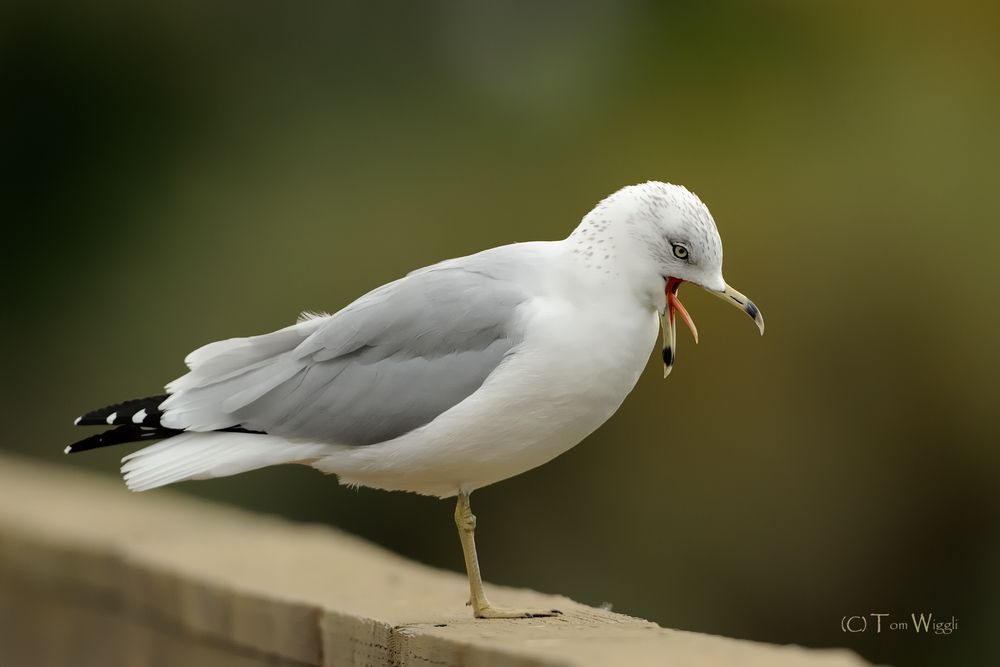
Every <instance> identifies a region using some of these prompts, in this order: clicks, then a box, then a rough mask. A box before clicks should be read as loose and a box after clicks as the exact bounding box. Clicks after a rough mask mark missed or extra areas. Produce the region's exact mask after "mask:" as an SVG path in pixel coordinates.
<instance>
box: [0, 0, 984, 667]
mask: <svg viewBox="0 0 1000 667" xmlns="http://www.w3.org/2000/svg"><path fill="white" fill-rule="evenodd" d="M998 30H1000V9H998V5H996V3H990V2H981V3H964V2H958V3H947V4H942V3H934V2H897V3H890V2H879V3H870V2H816V3H796V2H790V1H789V2H754V3H749V2H747V3H744V2H655V3H654V2H648V3H643V2H607V3H593V2H589V3H585V2H551V3H534V2H505V3H489V4H487V3H447V2H421V3H406V2H395V3H342V4H340V3H338V4H332V3H331V4H323V3H309V4H304V3H295V4H291V3H279V4H277V5H271V4H264V3H260V4H255V5H251V4H248V3H242V2H212V3H204V2H190V1H186V0H185V1H179V2H169V3H168V2H161V3H126V2H111V1H109V2H88V3H66V4H64V5H56V4H49V3H44V2H43V3H39V2H32V3H25V4H10V3H5V5H4V8H3V10H2V16H0V76H2V90H3V104H2V107H3V109H2V112H0V113H2V114H3V118H4V121H3V123H2V128H0V136H2V146H0V149H2V156H3V157H2V163H3V164H4V172H5V173H4V178H3V181H4V183H3V186H2V187H3V190H4V193H5V194H4V195H3V197H2V202H0V207H2V208H0V211H2V213H0V215H2V218H3V221H4V222H3V229H4V233H3V238H4V248H5V252H4V261H3V263H2V269H0V270H2V271H3V278H2V281H0V282H2V286H3V287H2V289H3V294H4V298H3V318H4V321H3V327H2V329H0V336H2V344H3V350H4V351H5V354H4V381H3V389H2V391H3V397H2V401H0V406H2V407H0V409H2V410H3V415H2V417H3V423H4V430H5V434H4V436H3V438H2V445H0V446H2V447H3V448H4V449H7V450H13V451H15V452H18V453H20V454H23V455H29V456H33V457H39V458H45V459H50V460H51V461H53V462H59V463H60V464H62V465H71V466H79V467H85V468H89V469H93V470H95V471H100V472H101V473H103V474H107V475H109V476H111V475H115V474H116V471H117V463H118V459H119V457H120V456H121V455H122V452H121V451H101V452H94V453H93V454H91V455H88V456H79V457H73V458H71V459H66V458H64V457H62V454H61V451H62V448H63V446H64V445H65V444H67V443H68V442H71V441H72V440H73V439H76V438H77V437H80V435H81V434H80V433H79V431H78V430H74V429H73V428H72V427H71V426H70V422H71V421H72V419H73V418H74V417H75V416H76V415H77V414H79V413H80V412H81V411H82V410H84V409H89V408H93V407H96V406H98V405H101V404H105V403H109V402H113V401H116V400H119V399H122V398H127V397H132V396H136V395H144V394H148V393H155V392H157V391H159V390H160V388H161V387H162V385H163V383H164V382H165V381H167V380H170V379H172V378H174V377H176V376H178V375H179V374H181V373H182V371H183V367H182V364H181V360H182V359H183V357H184V355H185V354H186V353H187V352H188V351H190V350H192V349H193V348H195V347H197V346H199V345H201V344H203V343H205V342H208V341H211V340H215V339H220V338H227V337H231V336H235V335H247V334H252V333H261V332H265V331H269V330H272V329H274V328H277V327H280V326H283V325H285V324H287V323H289V322H291V321H293V320H294V319H295V317H296V315H297V313H298V312H299V311H300V310H304V309H322V310H331V311H332V310H336V309H338V308H340V307H342V306H344V305H346V304H347V303H349V302H350V301H351V300H352V299H353V298H355V297H357V296H359V295H360V294H362V293H363V292H365V291H367V290H368V289H371V288H373V287H376V286H378V285H380V284H382V283H384V282H386V281H389V280H391V279H394V278H396V277H398V276H400V275H401V274H403V273H405V272H407V271H409V270H411V269H414V268H417V267H420V266H424V265H426V264H429V263H431V262H434V261H437V260H440V259H444V258H448V257H453V256H458V255H463V254H467V253H470V252H473V251H476V250H479V249H482V248H484V247H489V246H495V245H500V244H503V243H509V242H514V241H521V240H530V239H551V238H561V237H563V236H565V235H566V234H568V233H569V231H570V230H571V229H572V228H573V227H574V226H575V224H576V223H577V222H578V220H579V219H580V218H581V217H582V216H583V215H584V214H585V213H586V212H587V211H588V210H589V209H590V208H591V207H592V206H593V205H594V204H595V203H596V202H597V201H598V200H599V199H601V198H602V197H603V196H605V195H606V194H608V193H610V192H612V191H614V190H616V189H617V188H619V187H621V186H623V185H626V184H630V183H634V182H638V181H643V180H648V179H657V180H668V181H672V182H678V183H683V184H685V185H687V186H689V187H690V188H692V189H693V190H694V191H696V192H697V193H698V194H699V195H700V196H701V197H702V198H703V199H704V200H705V201H706V202H707V203H708V204H709V206H710V207H711V209H712V211H713V213H714V215H715V218H716V220H717V221H718V224H719V227H720V230H721V232H722V236H723V238H724V240H725V243H726V250H727V254H726V274H727V278H728V280H729V282H730V283H732V284H733V285H734V286H736V287H738V288H739V289H741V290H743V291H744V292H746V293H747V294H749V295H750V296H751V297H752V298H753V299H754V300H755V301H756V302H757V303H758V304H759V305H760V307H761V309H762V311H763V313H764V314H765V317H766V320H767V325H768V329H767V335H766V336H764V337H763V338H759V337H758V336H757V334H756V331H755V330H754V327H753V325H752V324H751V323H750V322H749V321H747V320H746V318H745V317H743V316H741V315H740V314H738V313H736V312H735V311H733V310H732V309H730V308H727V307H725V306H724V305H723V304H722V303H721V302H719V301H717V300H716V299H714V298H711V297H710V296H709V295H706V294H704V293H701V292H699V291H698V290H695V289H691V288H688V289H687V290H686V291H685V293H684V299H685V301H686V304H687V306H688V309H689V310H690V311H691V312H692V313H693V315H694V317H695V319H696V321H697V322H698V323H699V326H700V328H701V333H702V337H703V340H702V344H701V345H700V346H698V347H695V346H694V345H693V344H692V343H691V342H690V339H689V338H684V336H685V335H686V334H685V333H684V332H682V333H681V336H682V341H681V347H680V353H679V358H678V362H677V365H676V367H675V370H674V373H673V374H672V376H671V377H670V379H669V381H668V382H666V383H664V382H663V381H662V380H661V377H660V370H659V368H658V362H657V360H656V356H655V355H652V356H651V358H650V367H649V369H648V372H647V373H646V374H645V375H644V376H643V377H642V379H641V380H640V382H639V385H638V387H637V388H636V390H635V391H634V392H633V394H632V396H631V397H630V398H629V399H628V400H627V401H626V403H625V405H624V406H623V407H622V408H621V410H620V411H619V412H618V414H617V415H616V416H615V417H614V418H613V419H612V420H611V421H610V422H609V423H608V424H607V425H605V426H604V427H603V428H602V429H601V430H600V431H599V432H597V433H596V434H594V435H593V436H592V437H590V438H589V439H588V440H586V441H585V442H584V443H583V444H581V445H580V446H578V447H577V448H575V449H573V450H572V451H570V452H569V453H567V454H565V455H564V456H562V457H560V458H559V459H557V460H555V461H554V462H552V463H550V464H548V465H546V466H544V467H542V468H539V469H536V470H533V471H531V472H528V473H526V474H524V475H521V476H520V477H517V478H515V479H512V480H509V481H507V482H504V483H501V484H498V485H495V486H494V487H491V488H487V489H484V490H481V491H479V492H477V493H476V498H475V506H476V512H477V514H478V515H479V517H480V529H479V536H478V537H479V540H480V549H481V556H482V561H483V567H484V571H485V573H486V576H487V578H488V579H490V580H491V581H495V582H502V583H507V584H515V585H523V586H530V587H534V588H537V589H541V590H544V591H550V592H560V593H564V594H567V595H570V596H572V597H575V598H577V599H579V600H582V601H585V602H588V603H591V604H600V603H604V602H609V603H612V604H613V605H614V608H615V609H616V610H618V611H622V612H625V613H629V614H634V615H638V616H643V617H647V618H650V619H653V620H655V621H657V622H659V623H661V624H664V625H666V626H670V627H677V628H684V629H691V630H699V631H705V632H712V633H723V634H727V635H732V636H737V637H747V638H753V639H759V640H766V641H774V642H796V643H800V644H805V645H809V646H850V647H852V648H854V649H856V650H858V651H859V652H861V653H862V654H863V655H865V656H867V657H869V658H871V659H874V660H878V661H883V662H891V663H895V664H909V665H940V664H962V665H973V664H990V663H992V664H997V663H996V662H993V661H995V660H997V659H998V656H1000V638H998V637H1000V635H998V633H997V628H998V627H1000V567H998V566H1000V532H998V525H1000V524H998V520H1000V449H998V441H1000V438H998V433H997V390H996V383H997V377H998V371H1000V352H998V347H997V341H998V333H1000V332H998V316H997V308H998V306H1000V303H998V301H1000V300H998V290H997V284H996V281H997V251H998V247H1000V245H998V244H1000V231H998V229H1000V227H998V220H1000V197H998V192H1000V190H998V185H1000V168H998V155H1000V132H998V121H997V119H998V118H1000V40H998V39H997V34H998ZM179 488H180V489H181V490H182V491H183V492H186V493H191V494H195V495H199V496H204V497H209V498H214V499H219V500H224V501H226V502H230V503H236V504H240V505H244V506H247V507H250V508H253V509H255V510H259V511H262V512H273V513H280V514H283V515H286V516H289V517H292V518H295V519H298V520H304V521H318V522H328V523H330V524H333V525H336V526H339V527H341V528H344V529H346V530H349V531H351V532H353V533H356V534H358V535H362V536H364V537H366V538H369V539H371V540H374V541H376V542H378V543H380V544H383V545H385V546H387V547H389V548H391V549H394V550H396V551H398V552H401V553H403V554H406V555H407V556H410V557H413V558H415V559H418V560H420V561H423V562H426V563H430V564H433V565H437V566H441V567H446V568H451V569H455V570H460V569H461V567H462V565H461V556H460V550H459V548H458V543H457V539H456V536H455V534H454V527H453V525H452V520H451V512H452V505H451V503H450V502H447V503H446V502H441V501H438V500H434V499H430V498H422V497H418V496H412V495H408V494H387V493H382V492H376V491H368V490H360V491H353V490H348V489H345V488H341V487H339V486H338V485H337V484H336V483H335V482H334V480H332V479H328V478H324V477H322V476H321V475H319V474H318V473H316V472H314V471H312V470H308V469H304V468H296V467H289V468H282V469H270V470H264V471H258V472H255V473H250V474H246V475H243V476H240V477H236V478H229V479H223V480H217V481H213V482H192V483H186V484H183V485H180V487H179ZM0 497H2V491H0ZM317 576H322V573H317ZM877 612H887V613H891V614H893V615H894V616H902V617H906V616H908V615H909V614H910V613H911V612H930V613H933V614H935V615H936V616H938V617H942V618H948V617H951V616H952V615H954V616H956V617H957V618H958V619H959V622H960V628H959V630H958V631H957V632H955V633H954V634H952V635H951V636H929V637H928V636H913V635H912V634H911V633H886V634H882V635H880V636H873V635H871V634H870V633H868V634H859V635H848V634H844V633H843V632H842V631H841V629H840V620H841V617H842V616H844V615H848V614H868V613H877Z"/></svg>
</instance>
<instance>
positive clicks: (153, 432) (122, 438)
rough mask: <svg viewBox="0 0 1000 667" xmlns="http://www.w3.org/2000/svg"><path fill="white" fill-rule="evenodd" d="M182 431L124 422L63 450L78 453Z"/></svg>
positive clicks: (166, 435)
mask: <svg viewBox="0 0 1000 667" xmlns="http://www.w3.org/2000/svg"><path fill="white" fill-rule="evenodd" d="M178 433H180V431H177V430H174V429H166V428H150V427H145V428H143V427H142V426H138V425H136V424H122V425H121V426H119V427H117V428H113V429H111V430H110V431H104V432H103V433H97V434H95V435H92V436H90V437H89V438H84V439H83V440H80V441H78V442H74V443H73V444H72V445H69V446H68V447H66V449H64V450H63V453H64V454H78V453H79V452H86V451H90V450H91V449H98V448H100V447H112V446H114V445H121V444H124V443H126V442H141V441H146V440H161V439H163V438H169V437H171V436H174V435H177V434H178Z"/></svg>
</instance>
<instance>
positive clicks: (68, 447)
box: [63, 420, 79, 454]
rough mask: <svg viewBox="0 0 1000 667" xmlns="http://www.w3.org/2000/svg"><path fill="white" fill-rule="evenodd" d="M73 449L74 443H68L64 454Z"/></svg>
mask: <svg viewBox="0 0 1000 667" xmlns="http://www.w3.org/2000/svg"><path fill="white" fill-rule="evenodd" d="M78 421H79V420H78ZM71 451H73V445H66V449H64V450H63V454H69V453H70V452H71Z"/></svg>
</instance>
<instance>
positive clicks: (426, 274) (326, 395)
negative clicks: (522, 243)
mask: <svg viewBox="0 0 1000 667" xmlns="http://www.w3.org/2000/svg"><path fill="white" fill-rule="evenodd" d="M526 298H527V296H526V294H525V293H524V291H523V289H521V288H520V287H518V286H517V285H516V284H512V283H511V282H509V281H505V280H501V279H498V278H497V277H495V276H494V275H491V274H490V272H489V271H488V270H483V268H482V267H481V266H478V265H475V266H469V265H463V263H462V262H460V261H458V260H453V261H451V262H447V263H444V264H440V265H436V266H434V267H430V268H428V269H424V270H422V271H419V272H416V273H413V274H410V275H409V276H407V277H405V278H403V279H401V280H398V281H396V282H394V283H390V284H388V285H385V286H383V287H381V288H379V289H377V290H375V291H373V292H370V293H369V294H367V295H365V296H363V297H361V298H360V299H358V300H357V301H355V302H354V303H352V304H351V305H349V306H348V307H346V308H344V309H343V310H341V311H340V312H338V313H336V314H334V315H330V316H326V317H320V318H314V319H307V320H305V321H302V322H300V323H299V324H297V325H295V326H292V327H288V328H286V329H282V330H280V331H276V332H274V333H272V334H266V335H264V336H256V337H253V338H240V339H232V340H227V341H221V342H218V343H213V344H211V345H208V346H206V347H204V348H201V349H200V350H197V351H195V352H194V353H192V354H191V355H190V356H189V357H188V359H187V360H186V361H187V362H188V364H189V366H190V367H191V372H189V373H188V374H187V375H185V376H183V377H181V378H179V379H178V380H176V381H174V382H173V383H171V384H170V385H168V386H167V389H168V391H169V392H170V393H171V396H170V397H169V398H168V399H167V401H166V402H165V403H164V404H163V405H162V406H161V407H162V408H163V410H164V416H163V424H164V425H165V426H169V427H172V428H185V429H188V430H196V431H207V430H215V429H220V428H228V427H231V426H241V427H243V428H247V429H250V430H255V431H264V432H266V433H270V434H272V435H283V436H287V437H294V438H304V439H314V440H319V441H323V442H333V443H339V444H348V445H367V444H372V443H376V442H382V441H385V440H389V439H392V438H395V437H398V436H400V435H403V434H405V433H407V432H409V431H411V430H413V429H415V428H418V427H420V426H423V425H424V424H427V423H429V422H430V421H431V420H433V419H434V418H435V417H437V416H438V415H439V414H441V413H442V412H445V411H446V410H448V409H450V408H451V407H453V406H454V405H456V404H458V403H459V402H461V401H462V400H463V399H465V398H466V397H468V396H469V395H470V394H472V393H473V392H475V391H476V390H477V389H478V388H479V387H480V386H481V385H482V384H483V382H484V381H485V380H486V378H487V377H488V376H489V375H490V373H492V372H493V371H494V369H496V368H497V366H498V365H499V364H500V362H501V360H502V359H503V358H504V356H505V355H506V354H508V353H509V352H510V351H511V349H512V348H513V347H514V346H515V345H517V344H518V343H519V342H520V334H519V332H518V331H517V327H516V326H514V320H515V314H516V309H517V307H518V305H519V304H521V303H522V302H523V301H525V299H526Z"/></svg>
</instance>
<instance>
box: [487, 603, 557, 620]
mask: <svg viewBox="0 0 1000 667" xmlns="http://www.w3.org/2000/svg"><path fill="white" fill-rule="evenodd" d="M475 616H476V618H548V617H550V616H562V612H561V611H559V610H558V609H532V610H524V609H511V608H508V607H494V606H492V605H491V606H488V607H480V608H479V609H476V611H475Z"/></svg>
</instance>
